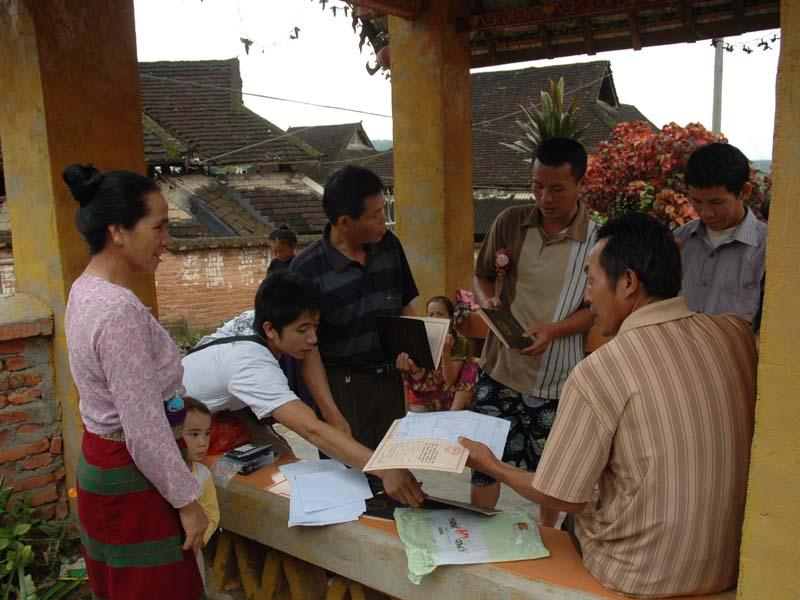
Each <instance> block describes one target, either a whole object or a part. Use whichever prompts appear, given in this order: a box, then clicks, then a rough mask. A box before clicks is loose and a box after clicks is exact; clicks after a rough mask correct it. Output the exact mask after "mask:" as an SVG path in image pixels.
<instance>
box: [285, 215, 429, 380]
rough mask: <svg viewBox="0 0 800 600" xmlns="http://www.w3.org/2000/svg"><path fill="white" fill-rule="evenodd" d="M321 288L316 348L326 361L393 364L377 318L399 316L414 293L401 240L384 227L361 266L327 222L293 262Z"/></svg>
mask: <svg viewBox="0 0 800 600" xmlns="http://www.w3.org/2000/svg"><path fill="white" fill-rule="evenodd" d="M290 268H291V269H292V270H293V271H297V272H298V273H300V274H302V275H304V276H305V277H306V278H308V279H310V280H311V281H313V282H314V283H315V285H316V286H317V288H318V289H319V290H320V292H322V295H323V305H322V314H321V315H320V325H319V330H318V337H319V351H320V354H321V355H322V360H323V361H324V362H325V364H326V365H328V366H331V365H337V366H349V367H364V366H374V365H380V364H386V363H387V362H392V363H394V358H390V357H385V356H384V354H383V351H382V349H381V345H380V340H379V339H378V330H377V317H381V316H392V317H396V316H398V315H400V311H401V310H402V308H403V307H404V306H405V305H407V304H408V303H409V302H411V301H412V300H413V299H414V298H416V297H417V295H418V294H419V292H418V291H417V286H416V284H415V283H414V277H413V276H412V274H411V269H410V267H409V266H408V261H407V260H406V256H405V253H404V252H403V247H402V246H401V244H400V240H398V239H397V237H396V236H395V235H394V234H393V233H392V232H391V231H387V232H386V235H384V237H383V239H382V240H381V241H380V242H378V243H377V244H370V245H368V246H367V259H366V265H365V266H362V265H360V264H359V263H356V262H353V261H351V260H350V259H348V258H347V257H345V256H344V255H343V254H342V253H340V252H339V251H338V250H336V249H335V248H334V247H333V246H332V245H331V243H330V225H328V226H327V227H326V229H325V233H324V234H323V237H322V239H320V240H317V241H316V242H314V243H313V244H311V245H310V246H309V247H308V248H306V249H305V250H303V252H301V253H300V254H298V255H297V256H296V257H295V258H294V260H293V261H292V264H291V267H290Z"/></svg>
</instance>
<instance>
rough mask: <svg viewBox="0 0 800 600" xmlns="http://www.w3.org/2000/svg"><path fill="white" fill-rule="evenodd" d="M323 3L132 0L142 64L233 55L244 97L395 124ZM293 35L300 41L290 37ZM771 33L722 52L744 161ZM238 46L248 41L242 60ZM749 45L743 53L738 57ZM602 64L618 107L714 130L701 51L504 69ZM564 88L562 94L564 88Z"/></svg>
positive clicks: (277, 107)
mask: <svg viewBox="0 0 800 600" xmlns="http://www.w3.org/2000/svg"><path fill="white" fill-rule="evenodd" d="M331 6H337V7H341V6H343V3H342V2H341V1H339V0H330V1H329V2H328V3H327V5H326V8H325V10H323V9H322V7H321V5H320V4H319V2H318V0H135V7H136V38H137V45H138V53H139V60H141V61H154V60H207V59H227V58H233V57H238V58H239V61H240V64H241V74H242V82H243V90H244V91H245V92H254V93H257V94H264V95H269V96H276V97H280V98H287V99H291V100H301V101H306V102H311V103H317V104H325V105H332V106H341V107H347V108H351V109H359V110H363V111H367V112H372V113H379V114H384V115H391V112H392V105H391V84H390V83H389V81H387V80H386V79H384V78H383V77H381V76H380V74H376V75H374V76H370V75H369V74H368V73H367V70H366V68H365V64H366V63H367V62H369V63H370V64H374V62H375V59H374V54H373V53H372V50H371V48H369V47H367V46H365V47H364V49H363V51H362V52H360V53H359V50H358V36H357V35H356V34H354V33H353V30H352V29H351V26H350V18H349V16H348V17H345V16H344V14H343V13H342V11H341V10H340V11H338V12H337V14H336V16H334V14H333V12H332V11H331V10H330V7H331ZM295 27H299V28H300V31H299V36H298V38H297V39H290V37H289V36H290V33H293V31H294V28H295ZM777 33H778V31H769V32H756V33H751V34H746V35H743V36H740V37H738V38H728V39H726V41H727V42H729V43H731V44H734V46H735V50H734V51H733V52H725V58H724V85H723V113H722V132H723V133H724V134H725V135H727V137H728V139H729V140H730V141H731V143H733V144H735V145H737V146H738V147H739V148H741V149H742V151H743V152H744V153H745V154H747V155H748V157H749V158H751V159H752V160H756V159H763V158H771V154H772V132H773V121H774V113H775V76H776V73H777V65H778V54H779V49H778V47H779V44H780V42H779V41H778V42H776V43H775V44H773V49H771V50H768V51H763V50H761V49H759V48H756V45H757V44H758V42H759V40H760V39H761V38H762V37H763V38H765V39H767V40H770V39H771V38H772V36H773V35H774V34H777ZM240 38H248V39H250V40H253V41H254V42H255V43H254V44H253V45H252V46H251V47H250V53H249V55H248V54H246V53H245V49H244V45H243V44H242V42H241V41H240ZM746 42H750V43H749V45H750V46H751V47H752V48H753V49H754V51H753V52H752V53H751V54H747V53H745V52H744V51H743V50H742V49H741V44H742V43H746ZM590 60H609V61H611V69H612V71H613V73H614V83H615V85H616V88H617V94H618V96H619V99H620V101H621V102H623V103H626V104H634V105H636V106H637V107H638V108H639V110H640V111H642V113H644V114H645V115H646V116H647V117H648V118H649V119H650V120H651V121H653V122H654V123H655V124H656V125H658V126H662V125H664V124H666V123H669V122H671V121H674V122H676V123H678V124H679V125H686V124H687V123H690V122H694V121H699V122H700V123H702V124H703V125H705V126H706V127H708V128H710V127H711V103H712V91H713V69H714V49H713V48H712V47H711V46H710V43H709V42H708V41H703V42H697V43H695V44H680V45H673V46H660V47H655V48H645V49H643V50H640V51H639V52H634V51H633V50H625V51H619V52H603V53H600V54H597V55H595V56H591V57H590V56H576V57H570V58H567V59H560V60H556V61H537V62H528V63H518V64H514V65H505V66H503V67H501V68H503V69H509V68H521V67H528V66H544V65H548V64H554V63H566V62H578V61H590ZM566 83H567V88H569V82H566ZM244 101H245V104H246V105H247V106H248V107H249V108H251V109H252V110H254V111H255V112H257V113H259V114H261V115H262V116H264V117H265V118H267V119H269V120H270V121H272V122H274V123H275V124H276V125H278V126H279V127H282V128H286V127H289V126H297V125H320V124H333V123H348V122H355V121H363V123H364V127H365V129H366V131H367V134H368V135H369V136H370V137H371V138H373V139H378V138H391V137H392V120H391V118H386V117H380V116H370V115H364V114H358V113H353V112H345V111H340V110H330V109H323V108H314V107H310V106H304V105H301V104H296V103H290V102H281V101H276V100H267V99H262V98H255V97H252V96H245V98H244Z"/></svg>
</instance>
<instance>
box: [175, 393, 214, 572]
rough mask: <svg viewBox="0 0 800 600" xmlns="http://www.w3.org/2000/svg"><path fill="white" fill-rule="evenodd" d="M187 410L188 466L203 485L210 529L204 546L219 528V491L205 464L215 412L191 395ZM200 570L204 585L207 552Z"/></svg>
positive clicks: (186, 400)
mask: <svg viewBox="0 0 800 600" xmlns="http://www.w3.org/2000/svg"><path fill="white" fill-rule="evenodd" d="M183 403H184V406H185V407H186V420H185V421H184V422H183V441H184V442H186V454H187V457H186V458H187V461H186V462H187V464H188V465H189V468H190V469H191V471H192V475H194V478H195V479H196V480H197V483H198V484H199V485H200V506H201V507H203V512H204V513H205V515H206V518H208V527H207V528H206V532H205V533H204V534H203V545H204V546H205V545H206V544H208V540H210V539H211V536H212V535H214V532H215V531H216V530H217V527H219V503H218V502H217V489H216V488H215V487H214V481H213V479H212V478H211V471H209V470H208V467H207V466H205V465H204V464H203V463H202V462H201V461H202V460H203V459H204V458H205V457H206V454H207V453H208V446H209V440H210V438H211V411H209V410H208V407H207V406H206V405H205V404H203V403H202V402H200V401H199V400H196V399H194V398H191V397H190V396H184V397H183ZM197 567H198V569H200V576H201V577H202V578H203V582H204V583H205V580H206V569H205V564H204V562H203V553H202V551H201V550H198V551H197Z"/></svg>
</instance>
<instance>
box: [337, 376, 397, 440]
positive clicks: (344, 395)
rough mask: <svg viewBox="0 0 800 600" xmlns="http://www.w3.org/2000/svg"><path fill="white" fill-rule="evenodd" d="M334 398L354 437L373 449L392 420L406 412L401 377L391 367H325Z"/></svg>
mask: <svg viewBox="0 0 800 600" xmlns="http://www.w3.org/2000/svg"><path fill="white" fill-rule="evenodd" d="M326 371H327V374H328V384H329V385H330V387H331V393H332V394H333V400H334V402H336V406H337V407H338V408H339V410H340V411H341V413H342V416H344V418H345V419H347V422H348V423H350V429H351V431H352V432H353V437H354V438H355V439H356V440H358V441H359V442H361V443H362V444H364V445H365V446H366V447H367V448H370V449H372V450H374V449H375V448H377V446H378V444H379V443H380V442H381V440H382V439H383V436H384V435H385V434H386V432H387V431H388V430H389V427H391V426H392V423H393V422H394V420H395V419H401V418H403V417H404V416H405V414H406V407H405V397H404V395H403V377H402V375H401V374H400V372H399V371H397V370H396V369H393V368H383V369H372V370H370V371H365V370H356V369H351V368H348V367H326Z"/></svg>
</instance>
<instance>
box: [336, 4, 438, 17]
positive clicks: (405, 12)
mask: <svg viewBox="0 0 800 600" xmlns="http://www.w3.org/2000/svg"><path fill="white" fill-rule="evenodd" d="M427 3H428V2H427V0H350V4H353V5H354V6H359V7H361V8H366V9H369V10H372V11H374V13H375V14H377V15H392V16H394V17H401V18H403V19H408V20H411V21H413V20H414V19H417V18H418V17H420V16H421V15H422V13H424V12H425V9H426V8H427ZM359 14H361V13H359Z"/></svg>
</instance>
